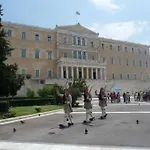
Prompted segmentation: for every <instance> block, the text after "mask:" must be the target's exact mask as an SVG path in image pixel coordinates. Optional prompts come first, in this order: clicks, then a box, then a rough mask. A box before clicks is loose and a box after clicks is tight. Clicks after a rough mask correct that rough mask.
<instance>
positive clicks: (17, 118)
mask: <svg viewBox="0 0 150 150" xmlns="http://www.w3.org/2000/svg"><path fill="white" fill-rule="evenodd" d="M62 110H63V109H57V110H52V111H47V112H43V113H36V114H32V115H25V116H19V117H13V118H8V119H2V120H0V124H1V123H5V122H10V121H15V120H19V119H26V118H31V117H35V116H37V115H39V114H40V115H47V114H51V113H55V112H59V111H62Z"/></svg>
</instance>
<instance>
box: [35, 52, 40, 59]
mask: <svg viewBox="0 0 150 150" xmlns="http://www.w3.org/2000/svg"><path fill="white" fill-rule="evenodd" d="M35 58H40V51H39V50H36V51H35Z"/></svg>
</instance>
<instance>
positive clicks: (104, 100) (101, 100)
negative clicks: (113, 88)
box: [98, 88, 107, 119]
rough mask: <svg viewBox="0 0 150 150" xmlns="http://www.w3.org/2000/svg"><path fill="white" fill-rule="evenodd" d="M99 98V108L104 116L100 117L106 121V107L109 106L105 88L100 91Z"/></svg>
mask: <svg viewBox="0 0 150 150" xmlns="http://www.w3.org/2000/svg"><path fill="white" fill-rule="evenodd" d="M98 98H99V106H100V108H101V111H102V115H101V116H100V118H99V119H105V118H106V117H107V113H106V110H105V107H106V106H107V96H106V94H105V91H104V88H101V89H100V93H99V94H98Z"/></svg>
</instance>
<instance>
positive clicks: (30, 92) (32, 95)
mask: <svg viewBox="0 0 150 150" xmlns="http://www.w3.org/2000/svg"><path fill="white" fill-rule="evenodd" d="M34 96H35V93H34V90H32V89H30V88H28V89H27V97H28V98H33V97H34Z"/></svg>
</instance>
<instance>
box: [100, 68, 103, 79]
mask: <svg viewBox="0 0 150 150" xmlns="http://www.w3.org/2000/svg"><path fill="white" fill-rule="evenodd" d="M100 76H101V80H103V68H100Z"/></svg>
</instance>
